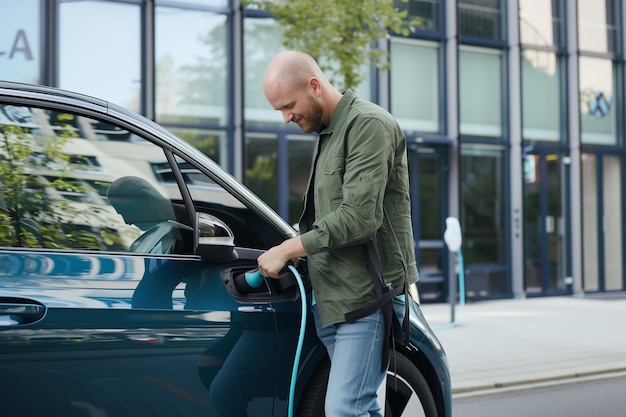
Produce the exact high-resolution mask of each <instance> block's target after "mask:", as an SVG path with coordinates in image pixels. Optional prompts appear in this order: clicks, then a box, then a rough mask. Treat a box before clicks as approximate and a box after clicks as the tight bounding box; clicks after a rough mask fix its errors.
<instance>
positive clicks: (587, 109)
mask: <svg viewBox="0 0 626 417" xmlns="http://www.w3.org/2000/svg"><path fill="white" fill-rule="evenodd" d="M579 68H580V69H579V83H580V84H579V88H580V122H581V140H582V142H583V143H586V144H600V145H615V144H616V143H617V135H616V132H615V130H616V126H615V125H616V122H615V113H616V110H615V109H614V105H615V103H614V102H613V88H614V87H613V86H614V85H615V81H614V75H613V63H612V62H611V61H610V60H608V59H600V58H590V57H580V59H579Z"/></svg>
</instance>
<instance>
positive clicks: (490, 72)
mask: <svg viewBox="0 0 626 417" xmlns="http://www.w3.org/2000/svg"><path fill="white" fill-rule="evenodd" d="M459 90H460V91H459V95H460V119H461V123H460V131H461V134H463V135H475V136H494V137H500V136H501V135H502V113H503V111H504V108H505V106H504V103H503V100H502V54H501V52H500V51H496V50H489V49H484V48H471V47H462V48H460V51H459Z"/></svg>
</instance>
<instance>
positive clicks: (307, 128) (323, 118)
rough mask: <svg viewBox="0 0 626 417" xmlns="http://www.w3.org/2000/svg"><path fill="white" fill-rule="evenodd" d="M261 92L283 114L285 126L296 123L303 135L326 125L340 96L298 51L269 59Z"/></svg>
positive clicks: (315, 65)
mask: <svg viewBox="0 0 626 417" xmlns="http://www.w3.org/2000/svg"><path fill="white" fill-rule="evenodd" d="M263 92H264V93H265V97H266V98H267V100H268V101H269V103H270V104H271V105H272V107H274V108H275V109H276V110H279V111H281V112H282V114H283V119H284V120H285V123H289V122H295V123H297V124H298V125H299V126H300V128H301V129H302V131H304V132H313V131H319V130H320V129H321V128H322V127H323V126H328V124H329V123H330V119H331V117H332V113H333V111H334V109H335V107H336V106H337V103H338V102H339V100H340V99H341V96H342V95H341V93H339V92H338V91H337V90H336V89H335V88H334V87H333V86H332V85H331V84H330V82H328V80H327V79H326V76H325V75H324V73H323V72H322V70H321V69H320V67H319V65H318V64H317V62H316V61H315V60H314V59H313V58H312V57H311V56H310V55H308V54H306V53H304V52H298V51H283V52H280V53H278V54H277V55H275V56H274V57H273V58H272V60H271V61H270V63H269V65H268V66H267V69H266V71H265V76H264V77H263Z"/></svg>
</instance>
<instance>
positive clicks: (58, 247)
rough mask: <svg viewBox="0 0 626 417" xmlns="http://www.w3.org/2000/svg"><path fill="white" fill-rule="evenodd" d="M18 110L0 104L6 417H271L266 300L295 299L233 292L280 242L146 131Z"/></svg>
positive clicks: (92, 116)
mask: <svg viewBox="0 0 626 417" xmlns="http://www.w3.org/2000/svg"><path fill="white" fill-rule="evenodd" d="M19 101H20V102H19V104H17V103H14V102H11V100H10V99H9V98H7V97H4V98H1V97H0V138H1V139H2V145H0V153H1V154H2V155H3V158H0V164H3V166H2V167H1V168H2V169H1V170H0V171H1V173H0V187H2V190H1V191H2V193H1V194H0V386H2V391H3V393H2V395H1V396H0V410H1V414H2V415H3V416H7V417H11V416H16V417H17V416H19V417H28V416H35V415H37V416H40V415H62V416H115V417H123V416H133V417H138V416H168V417H173V416H186V417H192V416H229V417H236V416H269V415H272V413H273V409H274V405H275V393H276V384H277V382H276V356H277V343H278V342H277V336H276V322H275V314H274V310H275V309H274V307H273V306H272V304H271V303H270V301H281V300H289V299H293V298H294V294H295V290H292V289H287V288H282V287H270V286H269V284H264V286H263V287H262V288H260V289H259V290H258V292H257V293H255V294H241V293H239V292H238V291H237V289H236V288H235V287H234V286H233V282H234V278H235V277H236V276H238V275H240V274H242V273H244V272H245V271H248V270H250V269H252V268H254V266H255V265H256V261H255V260H256V257H257V256H258V255H259V254H260V253H261V251H262V250H263V248H264V247H268V246H269V245H271V244H274V243H276V242H277V241H279V240H280V239H281V235H280V233H278V232H277V231H275V230H272V227H271V226H270V225H268V222H267V219H266V218H263V216H260V215H258V214H256V213H254V212H253V211H251V210H250V209H248V208H247V207H246V206H245V205H244V204H243V203H242V202H241V201H240V199H238V198H235V197H234V196H233V195H232V194H231V192H229V191H227V190H226V189H224V188H223V187H222V186H221V185H219V184H218V183H217V182H215V181H214V179H213V178H211V177H210V176H209V175H207V170H206V169H205V167H198V166H197V163H196V161H194V160H193V158H185V155H184V152H178V151H177V148H176V144H175V143H174V144H172V143H165V142H163V139H154V132H152V131H150V132H149V133H145V132H142V131H141V129H139V128H137V125H140V124H136V125H133V127H132V128H129V125H128V123H127V122H124V123H122V122H119V123H118V122H116V121H115V120H113V119H112V118H111V117H109V116H107V114H106V113H108V111H107V110H106V109H103V110H102V112H101V113H98V111H99V110H100V109H98V106H96V105H94V103H87V104H89V106H86V104H85V103H78V104H79V105H78V106H76V107H73V104H74V101H72V102H70V101H68V100H63V101H62V100H61V99H59V103H56V102H50V101H49V99H48V100H47V101H46V103H45V105H44V104H42V105H39V104H38V103H37V100H36V99H35V98H28V99H20V100H19ZM61 101H62V102H61ZM86 107H90V109H91V110H90V111H89V115H87V114H86V113H85V112H84V111H83V110H79V109H83V108H86ZM148 130H150V129H146V132H148ZM144 133H145V134H144ZM129 179H131V180H133V181H134V186H135V187H137V188H136V189H135V192H130V191H128V190H126V191H125V193H124V192H121V194H119V193H118V194H116V195H114V192H113V190H112V189H113V186H114V184H116V185H117V183H118V182H129V181H127V180H129ZM133 181H130V182H131V183H133ZM146 184H147V185H146ZM131 185H133V184H131ZM143 187H146V188H143ZM131 196H132V197H133V198H135V200H136V201H132V202H131V201H130V200H131ZM116 199H118V200H121V201H122V202H121V203H120V204H119V205H114V204H113V201H114V200H116ZM117 202H118V203H119V201H117ZM124 206H126V207H125V209H127V212H125V213H122V209H121V208H120V207H122V208H124ZM128 210H130V214H129V212H128ZM224 231H226V236H217V237H218V238H219V237H221V238H226V239H228V237H229V236H228V235H229V234H232V235H231V236H230V237H232V239H233V241H232V243H233V245H232V247H230V245H229V244H217V245H214V244H213V243H212V239H213V238H214V237H215V236H213V235H215V234H216V233H217V234H219V233H222V232H224ZM205 238H206V239H205ZM203 239H205V240H203ZM213 240H216V239H213ZM217 240H218V241H219V239H217ZM235 245H236V246H235ZM199 249H202V250H204V252H206V253H208V254H209V255H208V256H207V255H206V254H205V256H200V255H199ZM229 251H230V252H229ZM213 252H216V253H217V255H219V256H217V255H216V257H212V256H211V254H212V253H213ZM222 255H223V256H222ZM272 285H274V284H272ZM281 285H284V284H281ZM283 335H287V342H288V343H287V345H285V343H283V342H285V340H283V341H282V342H281V343H282V344H279V345H280V346H291V345H292V344H293V337H292V335H291V333H290V332H289V331H285V332H283ZM281 349H284V347H281ZM280 385H281V386H283V385H285V384H284V382H280ZM283 391H284V389H283Z"/></svg>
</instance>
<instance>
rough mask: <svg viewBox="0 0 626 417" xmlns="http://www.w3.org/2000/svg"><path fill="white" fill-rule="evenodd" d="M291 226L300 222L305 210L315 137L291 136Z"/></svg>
mask: <svg viewBox="0 0 626 417" xmlns="http://www.w3.org/2000/svg"><path fill="white" fill-rule="evenodd" d="M287 140H288V145H287V146H289V224H291V225H294V224H297V223H298V220H300V214H302V209H303V208H304V206H303V204H304V193H305V192H306V187H307V184H308V182H309V174H310V172H311V164H312V163H313V160H312V158H313V151H314V149H315V137H314V136H303V135H302V136H301V135H289V136H288V137H287Z"/></svg>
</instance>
